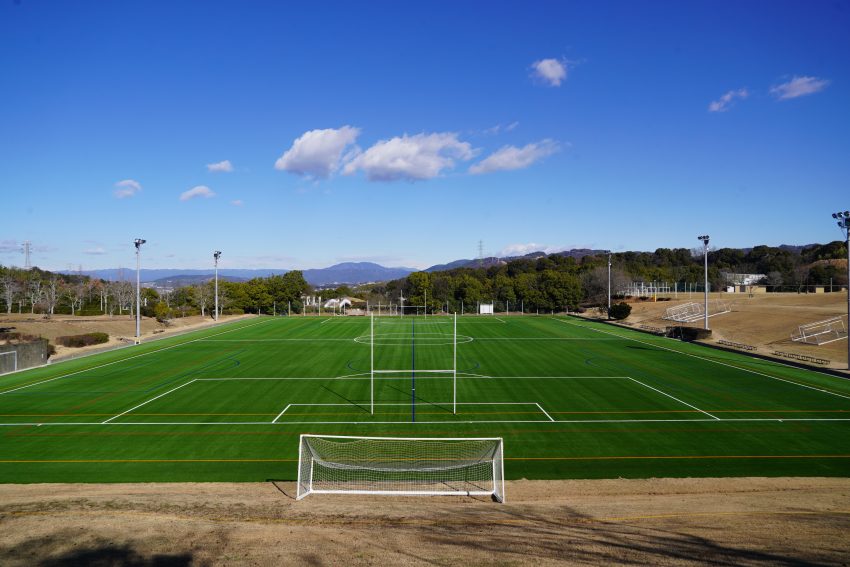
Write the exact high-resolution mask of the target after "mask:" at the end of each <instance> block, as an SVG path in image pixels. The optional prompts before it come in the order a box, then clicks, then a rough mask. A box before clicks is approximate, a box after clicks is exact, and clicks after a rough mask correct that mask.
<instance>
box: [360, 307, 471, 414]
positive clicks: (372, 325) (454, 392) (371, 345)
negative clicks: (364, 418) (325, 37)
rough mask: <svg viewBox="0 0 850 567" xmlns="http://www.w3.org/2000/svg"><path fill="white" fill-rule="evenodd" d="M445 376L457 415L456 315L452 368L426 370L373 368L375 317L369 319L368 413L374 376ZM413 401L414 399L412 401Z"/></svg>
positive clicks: (372, 407)
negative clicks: (446, 376) (450, 388)
mask: <svg viewBox="0 0 850 567" xmlns="http://www.w3.org/2000/svg"><path fill="white" fill-rule="evenodd" d="M411 372H412V373H414V374H447V375H450V376H451V378H452V413H453V414H455V415H457V313H455V314H454V321H453V324H452V367H451V368H438V369H427V370H411V369H409V368H405V369H398V368H380V369H379V368H375V315H374V314H372V315H371V316H370V317H369V413H370V414H372V415H374V414H375V375H376V374H406V373H411ZM414 401H415V399H414Z"/></svg>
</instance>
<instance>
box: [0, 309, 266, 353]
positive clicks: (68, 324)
mask: <svg viewBox="0 0 850 567" xmlns="http://www.w3.org/2000/svg"><path fill="white" fill-rule="evenodd" d="M244 317H252V315H236V316H227V315H225V316H222V317H221V318H220V322H222V323H225V322H228V321H235V320H237V319H240V318H244ZM214 324H215V321H214V320H213V319H212V317H209V316H207V317H201V316H200V315H196V316H192V317H182V318H176V319H172V320H171V321H170V322H169V324H168V325H163V324H162V323H159V322H158V321H157V320H156V319H152V318H146V317H143V318H142V321H141V330H142V340H143V341H144V340H146V339H151V338H159V337H164V336H168V335H172V334H175V333H180V332H185V331H188V330H192V329H198V328H201V327H206V326H209V325H214ZM0 327H15V332H20V333H26V334H29V335H37V336H41V337H44V338H46V339H48V340H50V342H51V343H53V342H54V341H55V339H56V337H61V336H64V335H80V334H83V333H94V332H100V333H107V334H108V335H109V342H108V343H105V344H100V345H92V346H90V347H83V348H68V347H63V346H58V345H57V346H56V354H55V355H53V356H52V357H50V361H51V362H58V361H59V360H61V359H62V358H65V357H68V356H72V355H77V354H80V353H85V352H91V351H98V350H102V349H104V347H117V346H122V345H126V344H128V342H131V341H132V340H133V338H134V337H135V335H136V319H135V318H134V317H131V316H129V315H127V314H124V315H114V316H110V315H98V316H82V317H72V316H70V315H54V316H53V317H51V318H49V319H47V318H45V317H44V315H39V314H35V315H30V314H28V313H22V314H20V315H19V314H17V313H12V314H6V313H2V314H0Z"/></svg>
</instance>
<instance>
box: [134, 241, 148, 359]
mask: <svg viewBox="0 0 850 567" xmlns="http://www.w3.org/2000/svg"><path fill="white" fill-rule="evenodd" d="M145 242H147V240H145V239H144V238H137V239H136V240H134V241H133V244H134V245H135V246H136V344H139V343H141V342H142V307H141V301H140V300H141V297H142V292H141V286H142V283H141V282H142V278H141V275H140V273H141V269H142V261H141V251H142V244H144V243H145Z"/></svg>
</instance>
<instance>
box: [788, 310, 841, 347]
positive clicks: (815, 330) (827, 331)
mask: <svg viewBox="0 0 850 567" xmlns="http://www.w3.org/2000/svg"><path fill="white" fill-rule="evenodd" d="M846 338H847V329H846V328H845V327H844V319H843V318H841V317H832V318H831V319H825V320H823V321H816V322H814V323H806V324H804V325H799V326H798V327H797V330H796V331H795V332H793V333H791V340H792V341H794V342H799V343H807V344H810V345H825V344H827V343H832V342H835V341H840V340H842V339H846Z"/></svg>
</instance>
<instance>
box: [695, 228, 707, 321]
mask: <svg viewBox="0 0 850 567" xmlns="http://www.w3.org/2000/svg"><path fill="white" fill-rule="evenodd" d="M697 238H699V239H700V240H701V241H702V246H703V256H704V257H705V330H706V331H707V330H708V235H707V234H706V235H703V236H697Z"/></svg>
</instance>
